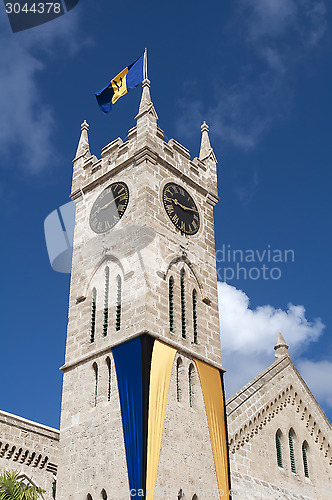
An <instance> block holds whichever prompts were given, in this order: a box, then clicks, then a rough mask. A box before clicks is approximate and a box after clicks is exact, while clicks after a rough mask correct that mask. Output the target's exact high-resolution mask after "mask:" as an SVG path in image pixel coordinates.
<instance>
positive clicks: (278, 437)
mask: <svg viewBox="0 0 332 500" xmlns="http://www.w3.org/2000/svg"><path fill="white" fill-rule="evenodd" d="M276 451H277V464H278V467H280V468H282V467H283V465H282V447H281V430H280V429H278V430H277V432H276Z"/></svg>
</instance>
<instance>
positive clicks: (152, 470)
mask: <svg viewBox="0 0 332 500" xmlns="http://www.w3.org/2000/svg"><path fill="white" fill-rule="evenodd" d="M149 87H150V84H149V81H148V80H145V81H144V82H143V93H142V99H141V103H140V107H139V112H138V114H137V116H136V120H137V124H136V126H135V127H133V128H132V129H131V130H129V132H128V139H127V141H126V142H123V141H122V140H121V139H120V138H118V139H115V140H114V141H113V142H111V143H110V144H108V145H107V146H105V147H104V148H103V150H102V153H101V158H99V159H98V158H97V157H96V156H94V155H92V154H91V153H90V148H89V140H88V124H87V123H86V122H84V123H83V124H82V133H81V138H80V141H79V145H78V148H77V153H76V156H75V159H74V169H73V182H72V191H71V198H72V200H73V201H74V202H75V204H76V219H75V236H74V247H73V261H72V273H71V287H70V299H69V322H68V333H67V345H66V357H65V364H64V366H63V367H62V370H63V372H64V383H63V399H62V409H61V426H60V431H58V430H55V429H50V428H48V427H46V426H42V425H40V424H36V423H34V422H30V421H27V420H25V419H22V418H20V417H16V416H14V415H9V414H7V413H5V412H1V413H0V468H2V469H4V468H7V469H17V470H20V471H21V472H22V474H24V475H26V476H27V477H29V478H31V479H32V480H33V482H34V483H36V484H38V485H40V486H41V487H43V488H44V489H45V490H46V493H45V494H44V498H45V499H51V498H53V497H54V496H55V492H54V491H53V484H54V475H55V474H56V473H57V484H56V498H57V499H58V500H79V499H82V500H91V499H93V500H96V499H100V498H102V499H113V500H115V499H122V498H123V499H126V498H129V490H130V489H131V488H132V485H133V484H141V483H142V484H146V485H147V488H148V485H151V491H152V490H153V494H150V493H149V494H147V499H149V498H155V499H156V500H157V499H158V500H159V499H161V498H163V499H172V498H174V499H176V498H178V499H181V498H183V499H186V500H187V499H190V500H195V499H196V500H197V499H199V500H200V499H203V498H229V497H230V496H229V486H231V491H232V495H233V498H241V499H244V498H248V499H250V498H252V499H258V498H272V499H273V498H289V499H293V498H294V499H295V498H308V499H312V500H314V499H318V498H322V499H324V498H326V499H327V498H330V497H331V494H329V492H330V488H331V479H332V478H331V463H332V456H331V449H330V444H329V440H330V436H331V424H330V423H329V421H328V420H327V418H326V416H325V415H324V413H323V411H322V410H321V408H320V407H319V405H318V403H317V402H316V400H315V399H314V397H313V396H312V394H311V393H310V391H309V389H308V387H307V386H306V384H305V383H304V381H303V380H302V378H301V376H300V375H299V373H298V372H297V370H296V368H295V367H294V365H293V363H292V361H291V360H290V357H289V355H288V346H287V345H286V343H285V341H284V339H283V338H282V336H281V335H279V338H278V341H277V345H276V346H275V350H276V361H275V362H274V363H273V364H272V365H271V366H270V367H269V368H268V369H267V370H265V371H264V372H263V373H262V374H260V375H258V376H257V377H256V378H255V379H254V380H253V381H251V382H250V383H249V384H248V385H246V386H245V387H244V388H242V389H241V390H240V391H239V392H238V393H237V394H235V395H234V396H233V397H232V398H230V399H229V400H228V401H227V403H226V405H225V408H224V401H223V392H222V391H223V386H222V380H223V372H224V367H223V366H222V364H221V352H220V351H221V350H220V334H219V316H218V297H217V276H216V261H215V246H214V222H213V207H214V206H215V204H216V203H217V202H218V190H217V173H216V164H217V161H216V158H215V155H214V152H213V149H212V147H211V145H210V140H209V135H208V127H207V125H206V124H205V123H204V124H203V125H202V140H201V148H200V154H199V157H198V158H194V159H193V160H191V157H190V153H189V151H188V150H187V149H186V148H185V147H183V146H182V145H181V144H179V143H178V142H177V141H176V140H174V139H171V140H169V141H168V142H166V141H165V139H164V133H163V131H162V130H161V129H160V128H159V127H158V125H157V120H158V117H157V113H156V111H155V108H154V106H153V103H152V102H151V98H150V90H149ZM124 346H125V348H126V349H127V347H128V346H131V347H128V349H127V350H126V351H124ZM126 346H127V347H126ZM124 352H125V357H124ZM138 352H139V356H138V357H137V353H138ZM156 352H157V353H159V355H158V356H159V357H158V356H157V354H155V353H156ZM161 365H162V367H161ZM147 367H148V369H147ZM161 368H162V369H163V370H164V372H163V371H162V370H161ZM124 371H125V372H126V373H125V375H123V373H124ZM166 372H167V376H163V373H166ZM150 373H153V374H155V375H156V374H157V375H158V377H159V378H158V377H157V375H156V380H153V379H152V375H151V378H149V377H150ZM207 373H208V375H205V374H207ZM120 375H121V376H120ZM226 376H227V375H226ZM229 376H231V374H229ZM126 377H127V378H126ZM204 377H208V378H204ZM138 379H139V380H138ZM204 380H205V381H204ZM206 380H209V381H210V382H211V381H213V384H211V383H210V385H209V384H207V383H206ZM140 384H141V385H140ZM123 386H125V389H123ZM212 386H213V387H212ZM146 387H147V388H148V390H147V391H146ZM142 388H143V389H142ZM139 391H141V392H139ZM153 391H155V392H153ZM138 393H139V396H138ZM125 395H129V396H128V398H127V399H128V401H124V398H125ZM153 395H155V398H156V400H155V401H154V400H153V399H152V396H153ZM153 402H154V403H155V404H152V403H153ZM216 403H217V404H216ZM140 405H141V406H140ZM213 405H214V406H213ZM128 408H129V409H130V411H129V410H128ZM211 408H212V410H211ZM152 409H153V411H154V413H151V412H152ZM140 412H141V413H140ZM138 414H142V418H141V417H139V418H138V417H137V415H138ZM226 414H227V420H228V446H227V438H226V427H225V420H224V419H225V416H226ZM151 415H152V416H151ZM139 426H141V427H140V433H141V434H142V436H143V437H142V440H141V441H140V440H139V439H137V436H139V435H140V433H139V432H137V433H136V434H135V433H134V431H135V429H136V427H137V428H138V427H139ZM151 435H153V436H154V437H153V439H154V440H153V441H151V438H150V436H151ZM151 442H152V444H151ZM158 443H159V444H158ZM138 455H139V456H140V457H142V460H141V461H142V463H141V461H140V460H138V459H137V456H138ZM228 456H229V460H228ZM143 462H144V463H143ZM228 463H229V464H230V471H229V470H228ZM228 473H229V474H228ZM229 480H230V482H229ZM140 482H141V483H140ZM222 490H223V491H222ZM218 491H219V493H218ZM140 496H141V495H140V494H139V493H138V491H136V495H133V498H138V497H140Z"/></svg>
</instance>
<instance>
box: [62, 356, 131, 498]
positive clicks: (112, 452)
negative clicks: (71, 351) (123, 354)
mask: <svg viewBox="0 0 332 500" xmlns="http://www.w3.org/2000/svg"><path fill="white" fill-rule="evenodd" d="M95 366H97V370H98V371H97V379H98V385H97V391H96V383H95V382H96V371H95ZM109 367H110V371H109ZM109 373H110V374H111V378H110V380H109ZM64 377H65V379H66V383H65V385H64V392H63V401H62V415H61V438H60V454H61V462H60V463H59V480H58V490H57V500H80V499H82V500H86V498H87V495H88V494H90V495H91V496H92V498H101V496H100V495H101V492H102V490H103V489H105V491H106V493H107V495H108V498H110V499H113V498H114V499H115V498H126V496H125V495H123V490H125V491H126V492H128V491H129V486H128V475H127V465H126V457H125V447H124V440H123V432H122V423H121V411H120V403H119V395H118V388H117V381H116V374H115V367H114V362H113V359H112V354H111V353H110V352H107V353H105V354H102V355H99V356H96V357H95V358H94V359H93V360H90V361H86V362H84V363H80V365H79V366H77V367H76V368H75V369H72V370H69V371H68V372H67V373H65V374H64Z"/></svg>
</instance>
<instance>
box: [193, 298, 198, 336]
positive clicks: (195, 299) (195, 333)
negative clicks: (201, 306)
mask: <svg viewBox="0 0 332 500" xmlns="http://www.w3.org/2000/svg"><path fill="white" fill-rule="evenodd" d="M193 327H194V344H197V292H196V290H193Z"/></svg>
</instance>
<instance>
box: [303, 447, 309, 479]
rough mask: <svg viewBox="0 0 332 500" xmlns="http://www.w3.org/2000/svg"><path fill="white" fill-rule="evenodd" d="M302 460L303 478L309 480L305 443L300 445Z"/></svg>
mask: <svg viewBox="0 0 332 500" xmlns="http://www.w3.org/2000/svg"><path fill="white" fill-rule="evenodd" d="M302 458H303V469H304V475H305V477H307V478H309V466H308V443H307V442H306V441H304V442H303V444H302Z"/></svg>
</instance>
